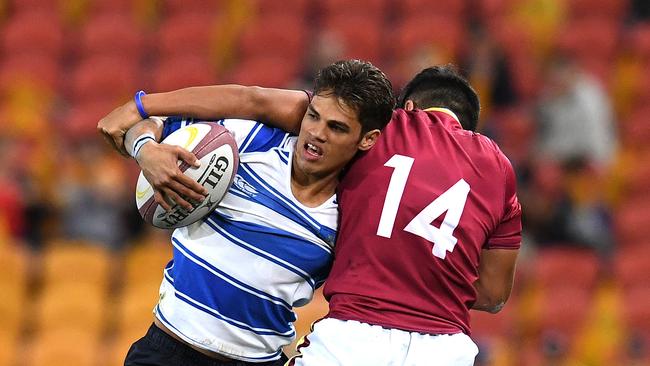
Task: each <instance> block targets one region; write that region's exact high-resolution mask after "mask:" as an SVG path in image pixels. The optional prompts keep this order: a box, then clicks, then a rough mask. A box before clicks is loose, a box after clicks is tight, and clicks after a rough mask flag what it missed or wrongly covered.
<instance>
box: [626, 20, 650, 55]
mask: <svg viewBox="0 0 650 366" xmlns="http://www.w3.org/2000/svg"><path fill="white" fill-rule="evenodd" d="M630 45H631V47H632V51H633V52H634V54H635V55H637V56H639V57H641V58H643V59H644V60H645V61H648V60H650V23H648V22H645V23H638V24H637V25H635V26H634V27H633V28H632V30H631V40H630Z"/></svg>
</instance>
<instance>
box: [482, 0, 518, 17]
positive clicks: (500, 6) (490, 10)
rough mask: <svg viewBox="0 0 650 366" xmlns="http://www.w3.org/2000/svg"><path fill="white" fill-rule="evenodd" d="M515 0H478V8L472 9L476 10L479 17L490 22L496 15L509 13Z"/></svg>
mask: <svg viewBox="0 0 650 366" xmlns="http://www.w3.org/2000/svg"><path fill="white" fill-rule="evenodd" d="M515 1H516V0H478V1H477V2H476V4H475V6H476V8H475V9H472V10H473V11H475V12H476V14H477V15H478V17H479V19H481V20H482V21H483V22H485V23H488V22H489V20H490V19H493V18H494V17H498V16H503V15H505V14H508V12H509V11H510V9H511V7H512V4H513V3H514V2H515Z"/></svg>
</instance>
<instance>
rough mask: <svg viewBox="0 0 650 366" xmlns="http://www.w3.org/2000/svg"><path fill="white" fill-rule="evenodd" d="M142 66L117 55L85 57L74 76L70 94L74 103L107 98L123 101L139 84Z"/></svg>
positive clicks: (114, 101)
mask: <svg viewBox="0 0 650 366" xmlns="http://www.w3.org/2000/svg"><path fill="white" fill-rule="evenodd" d="M138 77H139V73H138V65H137V64H136V63H135V62H133V61H132V60H128V59H124V58H122V57H114V56H96V57H90V58H87V59H85V60H83V61H82V62H81V63H80V64H79V65H77V68H76V69H75V70H74V72H73V74H72V77H71V85H70V96H71V98H72V100H73V101H74V102H89V101H98V100H106V101H111V102H113V103H116V104H117V103H119V102H121V101H124V100H126V99H128V98H129V96H130V95H131V94H132V93H133V92H134V90H135V89H136V88H137V87H138V86H139V85H138V84H139V80H138Z"/></svg>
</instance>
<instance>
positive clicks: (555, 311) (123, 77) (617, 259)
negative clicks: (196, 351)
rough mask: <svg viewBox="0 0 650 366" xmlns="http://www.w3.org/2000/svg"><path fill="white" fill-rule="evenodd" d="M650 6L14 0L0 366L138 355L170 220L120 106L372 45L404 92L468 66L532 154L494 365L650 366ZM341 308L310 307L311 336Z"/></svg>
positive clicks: (3, 179) (497, 133) (361, 52)
mask: <svg viewBox="0 0 650 366" xmlns="http://www.w3.org/2000/svg"><path fill="white" fill-rule="evenodd" d="M649 17H650V4H649V3H648V2H647V1H644V0H639V1H633V0H627V1H626V0H473V1H471V0H467V1H460V0H444V1H443V0H435V1H433V0H432V1H426V0H400V1H398V0H320V1H309V0H291V1H289V0H283V1H272V0H268V1H264V0H258V1H252V0H219V1H216V0H215V1H202V0H135V1H128V0H60V1H57V0H0V93H1V94H0V95H1V97H0V98H1V99H0V126H1V128H0V161H2V165H1V166H0V186H1V187H2V188H1V189H0V250H1V252H2V253H1V254H0V273H1V274H0V293H1V294H2V298H3V300H2V301H0V324H2V325H1V326H0V365H12V366H13V365H34V366H37V365H70V366H73V365H100V366H101V365H118V364H120V362H121V360H122V359H123V357H124V354H125V352H126V350H127V349H128V346H129V345H130V343H131V342H133V341H134V340H135V339H137V338H138V337H140V336H141V335H142V334H144V331H145V329H146V328H147V326H148V325H149V324H150V322H151V309H152V307H153V305H154V303H155V302H156V294H157V287H158V285H159V283H160V278H161V269H162V268H163V265H164V263H166V261H167V260H168V259H169V255H170V245H169V243H168V240H167V235H168V233H166V232H164V231H160V230H153V229H150V228H147V227H144V226H143V225H142V223H141V220H140V218H139V216H138V215H137V212H136V211H135V210H134V204H133V197H132V196H133V187H134V179H135V176H136V174H137V172H138V170H137V166H136V165H135V164H134V163H133V162H131V161H127V160H126V159H123V158H121V157H119V156H118V155H117V154H115V153H113V152H111V151H109V149H108V147H107V145H106V144H104V143H103V142H102V141H101V139H100V138H99V136H98V134H97V133H96V131H95V126H96V123H97V121H98V119H99V118H100V117H101V116H103V115H104V114H106V113H108V112H109V111H110V110H112V109H113V108H114V107H116V106H117V105H119V104H121V103H123V102H125V101H126V100H128V99H129V98H130V97H131V96H132V95H133V92H134V91H136V90H138V89H144V90H146V91H148V92H154V91H165V90H170V89H175V88H180V87H184V86H191V85H200V84H212V83H225V82H236V83H242V84H248V85H255V84H257V85H262V86H277V87H294V88H303V87H307V88H308V87H309V83H310V82H311V76H312V75H313V73H314V71H315V70H316V69H318V67H320V66H323V65H325V64H327V63H329V62H331V61H333V60H336V59H340V58H350V57H354V58H363V59H367V60H370V61H372V62H373V63H374V64H376V65H377V66H379V67H381V68H382V69H384V70H385V71H386V72H387V74H388V75H389V77H390V78H391V79H392V80H393V82H394V85H395V87H396V88H399V87H400V86H401V85H403V83H404V82H405V81H407V80H408V79H409V78H410V77H411V76H413V75H414V73H415V72H417V71H418V70H419V69H421V68H422V67H425V66H428V65H431V64H435V63H446V62H454V63H457V64H458V65H460V67H461V69H462V70H463V72H464V73H465V75H467V76H468V77H469V79H470V80H471V82H472V83H473V85H474V86H475V87H476V88H477V90H478V91H479V93H480V96H481V101H482V104H483V110H482V117H481V121H482V122H481V126H480V129H481V131H482V132H483V133H485V134H487V135H489V136H491V137H492V138H494V139H495V140H496V141H497V142H498V143H499V144H500V146H501V147H502V148H503V150H504V151H505V152H506V154H507V155H508V156H509V157H510V158H511V160H512V162H513V164H514V165H515V168H516V170H517V173H518V179H519V194H520V198H521V201H522V203H523V205H524V210H525V211H524V212H525V214H524V220H525V228H524V246H523V249H522V253H521V257H520V262H519V266H518V273H517V277H516V283H515V289H514V292H513V296H512V298H511V300H510V302H509V303H508V304H507V306H506V307H505V309H504V310H503V311H502V312H501V313H500V314H498V315H496V316H492V315H488V314H479V313H473V327H474V338H475V339H476V340H477V342H478V343H479V346H480V348H481V353H480V354H479V357H478V359H477V362H476V364H477V365H499V366H500V365H504V366H508V365H647V364H650V349H649V347H650V343H649V342H648V341H649V340H650V286H648V283H649V280H650V270H649V268H650V239H648V238H649V237H650V235H649V234H650V225H649V224H650V219H649V217H650V215H649V212H650V196H649V195H648V194H647V193H648V190H649V187H650V164H648V162H649V160H648V157H649V156H650V147H648V145H647V144H646V142H647V141H648V140H650V123H649V121H648V120H647V116H648V115H650V103H649V102H650V88H649V87H648V84H649V83H648V82H649V81H650V78H649V77H648V75H649V74H648V73H646V71H647V70H648V68H649V67H650V20H649ZM325 311H326V304H325V302H324V300H323V299H322V298H317V299H315V301H314V302H313V303H312V304H311V305H309V306H308V307H305V308H302V309H299V313H300V319H299V321H298V323H297V326H298V329H299V331H300V333H301V334H304V333H305V332H306V331H307V328H308V326H309V323H310V322H311V321H312V320H313V319H315V318H316V317H318V316H320V315H322V314H323V313H324V312H325ZM350 346H351V347H354V345H350ZM288 352H289V353H291V352H292V351H291V350H288Z"/></svg>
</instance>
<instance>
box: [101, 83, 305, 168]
mask: <svg viewBox="0 0 650 366" xmlns="http://www.w3.org/2000/svg"><path fill="white" fill-rule="evenodd" d="M142 104H143V107H144V110H145V111H146V112H147V113H148V114H149V115H152V116H187V117H194V118H198V119H206V120H210V119H221V118H226V117H229V118H242V119H252V120H257V121H262V122H265V123H268V124H270V125H271V126H274V127H278V128H281V129H283V130H285V131H289V132H294V133H297V132H298V131H299V130H300V122H301V121H302V117H303V115H304V114H305V111H306V110H307V105H308V104H309V100H308V97H307V95H306V93H305V92H304V91H300V90H284V89H272V88H261V87H256V86H250V87H247V86H241V85H213V86H200V87H191V88H185V89H178V90H174V91H171V92H166V93H155V94H148V95H144V96H143V97H142ZM140 120H141V117H140V114H139V113H138V110H137V107H136V105H135V102H134V101H129V102H127V103H126V104H124V105H122V106H120V107H118V108H116V109H114V110H113V111H112V112H111V113H109V114H108V115H106V116H105V117H104V118H102V119H101V120H100V121H99V123H98V124H97V129H98V130H99V132H100V133H102V134H103V135H104V138H105V139H106V140H107V141H109V142H110V143H111V145H113V148H115V149H116V150H117V151H119V152H120V153H122V154H123V155H127V151H128V150H126V148H125V146H124V135H125V134H126V131H127V130H129V129H130V128H131V127H133V126H134V125H135V124H136V123H137V122H138V121H140Z"/></svg>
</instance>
